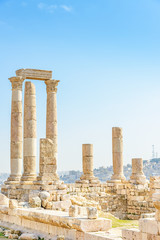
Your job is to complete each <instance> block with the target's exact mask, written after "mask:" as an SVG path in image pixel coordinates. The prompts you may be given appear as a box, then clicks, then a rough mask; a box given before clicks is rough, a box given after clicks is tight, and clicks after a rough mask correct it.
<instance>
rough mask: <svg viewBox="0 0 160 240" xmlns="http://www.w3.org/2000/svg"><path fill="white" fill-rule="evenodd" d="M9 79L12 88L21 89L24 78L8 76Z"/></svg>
mask: <svg viewBox="0 0 160 240" xmlns="http://www.w3.org/2000/svg"><path fill="white" fill-rule="evenodd" d="M9 80H10V82H11V83H12V90H22V84H23V81H24V78H22V77H11V78H9Z"/></svg>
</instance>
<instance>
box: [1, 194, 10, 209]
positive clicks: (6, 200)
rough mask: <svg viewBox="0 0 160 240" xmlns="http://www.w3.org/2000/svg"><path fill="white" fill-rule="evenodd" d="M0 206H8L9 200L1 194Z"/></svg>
mask: <svg viewBox="0 0 160 240" xmlns="http://www.w3.org/2000/svg"><path fill="white" fill-rule="evenodd" d="M0 205H7V206H9V199H8V198H7V197H6V196H5V195H4V194H2V193H0Z"/></svg>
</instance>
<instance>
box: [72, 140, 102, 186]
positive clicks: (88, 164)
mask: <svg viewBox="0 0 160 240" xmlns="http://www.w3.org/2000/svg"><path fill="white" fill-rule="evenodd" d="M82 165H83V175H82V176H81V177H80V179H81V180H82V182H83V181H84V183H86V182H89V183H99V180H98V178H96V177H95V176H94V174H93V144H82ZM77 182H78V181H77Z"/></svg>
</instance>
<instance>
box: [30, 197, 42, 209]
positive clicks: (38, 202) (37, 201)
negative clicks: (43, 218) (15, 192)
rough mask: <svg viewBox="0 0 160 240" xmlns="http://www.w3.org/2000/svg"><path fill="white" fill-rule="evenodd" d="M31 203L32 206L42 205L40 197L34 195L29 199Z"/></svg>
mask: <svg viewBox="0 0 160 240" xmlns="http://www.w3.org/2000/svg"><path fill="white" fill-rule="evenodd" d="M29 204H30V206H31V207H32V208H37V207H41V199H40V198H39V197H32V198H30V199H29Z"/></svg>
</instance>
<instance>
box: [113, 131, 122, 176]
mask: <svg viewBox="0 0 160 240" xmlns="http://www.w3.org/2000/svg"><path fill="white" fill-rule="evenodd" d="M112 157H113V175H112V178H111V179H112V180H125V177H124V174H123V134H122V128H119V127H113V128H112Z"/></svg>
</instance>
